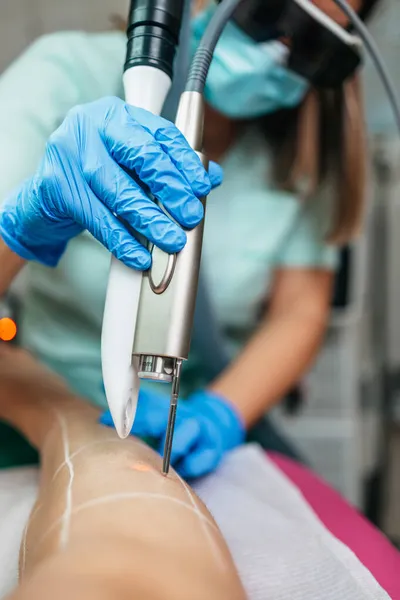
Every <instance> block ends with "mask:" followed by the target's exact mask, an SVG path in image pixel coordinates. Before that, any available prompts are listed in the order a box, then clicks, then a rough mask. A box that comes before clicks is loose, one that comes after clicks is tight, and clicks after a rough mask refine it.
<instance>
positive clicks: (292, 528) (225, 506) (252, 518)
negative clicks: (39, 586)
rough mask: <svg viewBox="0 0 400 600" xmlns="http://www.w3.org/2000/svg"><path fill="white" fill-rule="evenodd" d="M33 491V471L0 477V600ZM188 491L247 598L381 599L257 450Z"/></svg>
mask: <svg viewBox="0 0 400 600" xmlns="http://www.w3.org/2000/svg"><path fill="white" fill-rule="evenodd" d="M37 485H38V473H37V470H36V469H35V468H23V469H21V468H19V469H10V470H6V471H0V598H3V597H4V596H5V595H6V594H7V593H9V592H10V591H11V590H12V589H13V588H14V587H15V585H16V582H17V576H18V551H19V545H20V541H21V538H22V534H23V530H24V526H25V523H26V521H27V518H28V515H29V512H30V510H31V508H32V506H33V503H34V501H35V496H36V492H37ZM194 487H195V489H196V492H197V493H198V494H199V496H200V497H201V498H202V499H203V500H204V501H205V503H206V504H207V506H208V508H209V509H210V511H211V513H212V514H213V516H214V517H215V519H216V521H217V523H218V525H219V526H220V528H221V531H222V533H223V535H224V536H225V538H226V540H227V542H228V545H229V547H230V550H231V552H232V556H233V558H234V560H235V562H236V565H237V568H238V571H239V573H240V576H241V578H242V581H243V585H244V587H245V589H246V591H247V594H248V597H249V600H281V599H282V600H283V599H285V600H321V599H323V600H338V598H340V600H359V599H360V600H372V599H373V600H381V599H382V600H384V599H385V600H386V599H387V598H388V597H389V596H388V595H387V594H386V592H384V590H382V588H381V587H380V586H379V585H378V583H377V582H376V580H375V579H374V578H373V576H372V575H371V573H370V572H369V571H368V570H367V569H366V568H365V567H364V566H363V565H362V564H361V563H360V561H359V560H358V559H357V557H356V556H355V555H354V554H353V553H352V552H351V551H350V550H349V549H348V548H347V547H346V546H344V545H343V544H342V543H341V542H339V541H338V540H337V539H336V538H335V537H334V536H333V535H332V534H331V533H330V532H329V531H328V530H327V529H326V528H325V527H324V526H323V525H322V523H321V522H320V521H319V520H318V518H317V516H316V515H315V514H314V512H313V511H312V510H311V509H310V507H309V506H308V505H307V503H306V501H305V500H304V498H303V497H302V495H301V494H300V493H299V491H298V490H297V488H296V487H295V486H294V485H293V484H292V483H291V482H290V481H289V480H288V479H287V478H286V477H285V475H283V474H282V473H281V472H280V471H279V469H278V468H277V467H276V466H275V465H274V464H273V463H272V462H271V461H269V460H268V459H267V458H266V456H265V454H264V452H262V451H261V450H260V449H259V448H258V447H257V446H245V447H242V448H239V449H238V450H236V451H234V452H232V453H231V454H230V455H229V456H228V457H227V458H226V460H225V461H224V464H223V465H222V466H221V468H220V469H219V470H218V471H217V472H216V473H214V474H213V475H210V476H209V477H207V478H204V479H203V480H201V481H198V482H197V483H196V485H195V486H194Z"/></svg>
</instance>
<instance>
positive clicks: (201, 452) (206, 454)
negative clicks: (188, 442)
mask: <svg viewBox="0 0 400 600" xmlns="http://www.w3.org/2000/svg"><path fill="white" fill-rule="evenodd" d="M222 457H223V452H222V451H221V450H219V449H217V448H204V447H203V448H202V447H199V449H198V450H197V451H194V452H191V453H190V454H188V455H187V456H185V457H184V458H183V460H181V461H180V463H179V464H178V465H177V470H178V472H179V474H180V475H181V476H182V477H184V478H185V479H196V478H197V477H204V475H208V474H209V473H212V472H213V471H215V469H216V468H217V467H218V465H219V463H220V462H221V459H222Z"/></svg>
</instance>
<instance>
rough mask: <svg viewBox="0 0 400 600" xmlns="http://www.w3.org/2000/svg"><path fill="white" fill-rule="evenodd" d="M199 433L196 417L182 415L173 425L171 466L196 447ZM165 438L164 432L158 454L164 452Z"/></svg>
mask: <svg viewBox="0 0 400 600" xmlns="http://www.w3.org/2000/svg"><path fill="white" fill-rule="evenodd" d="M178 411H179V407H178ZM163 433H164V432H163ZM200 435H201V428H200V424H199V422H198V420H197V419H191V418H184V417H183V418H182V419H180V420H179V422H177V424H176V425H175V432H174V438H173V441H172V451H171V465H172V466H173V467H174V466H175V465H176V464H177V463H178V462H179V461H180V460H181V459H182V458H183V457H184V456H186V455H187V454H188V453H189V452H191V451H192V450H193V449H194V448H195V447H196V445H197V444H198V443H199V438H200ZM165 438H166V434H165V433H164V435H163V439H162V441H161V444H160V447H159V452H160V454H163V452H164V444H165Z"/></svg>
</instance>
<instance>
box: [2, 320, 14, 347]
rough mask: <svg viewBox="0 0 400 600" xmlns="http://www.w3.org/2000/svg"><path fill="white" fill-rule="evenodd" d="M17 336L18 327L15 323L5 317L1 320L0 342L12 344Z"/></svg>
mask: <svg viewBox="0 0 400 600" xmlns="http://www.w3.org/2000/svg"><path fill="white" fill-rule="evenodd" d="M16 335H17V325H16V323H15V321H13V320H12V319H9V318H8V317H4V319H0V340H3V342H11V340H13V339H14V338H15V336H16Z"/></svg>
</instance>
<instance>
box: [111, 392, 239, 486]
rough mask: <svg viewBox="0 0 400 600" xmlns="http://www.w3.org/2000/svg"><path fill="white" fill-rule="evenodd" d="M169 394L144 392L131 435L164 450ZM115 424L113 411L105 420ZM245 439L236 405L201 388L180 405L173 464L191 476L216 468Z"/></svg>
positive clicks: (141, 395) (183, 475) (182, 473)
mask: <svg viewBox="0 0 400 600" xmlns="http://www.w3.org/2000/svg"><path fill="white" fill-rule="evenodd" d="M168 411H169V397H168V396H164V395H158V394H153V393H148V392H146V391H143V392H141V394H140V397H139V405H138V410H137V413H136V419H135V423H134V425H133V428H132V431H131V434H133V435H136V436H138V437H147V438H148V437H151V438H155V439H156V440H157V446H158V451H159V452H160V454H162V452H163V450H164V442H165V433H166V427H167V421H168ZM100 421H101V423H102V424H103V425H108V426H112V425H113V423H112V419H111V415H110V413H109V412H107V413H105V414H104V415H103V416H102V417H101V419H100ZM244 438H245V428H244V425H243V422H242V420H241V418H240V416H239V414H238V413H237V411H236V409H235V408H234V407H233V405H232V404H231V403H230V402H229V401H227V400H226V399H224V398H222V397H221V396H218V395H216V394H214V393H212V392H210V391H199V392H196V393H195V394H193V395H192V396H190V397H189V398H188V400H186V401H181V402H180V403H179V404H178V410H177V416H176V424H175V433H174V439H173V444H172V453H171V464H172V466H173V467H174V468H175V469H176V470H177V472H178V473H179V474H180V475H181V476H182V477H185V478H187V479H192V478H196V477H201V476H203V475H206V474H207V473H210V472H212V471H214V470H215V469H216V468H217V467H218V465H219V463H220V462H221V460H222V458H223V457H224V455H225V453H226V452H228V451H229V450H232V449H233V448H235V447H236V446H239V445H240V444H241V443H242V442H243V441H244Z"/></svg>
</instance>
